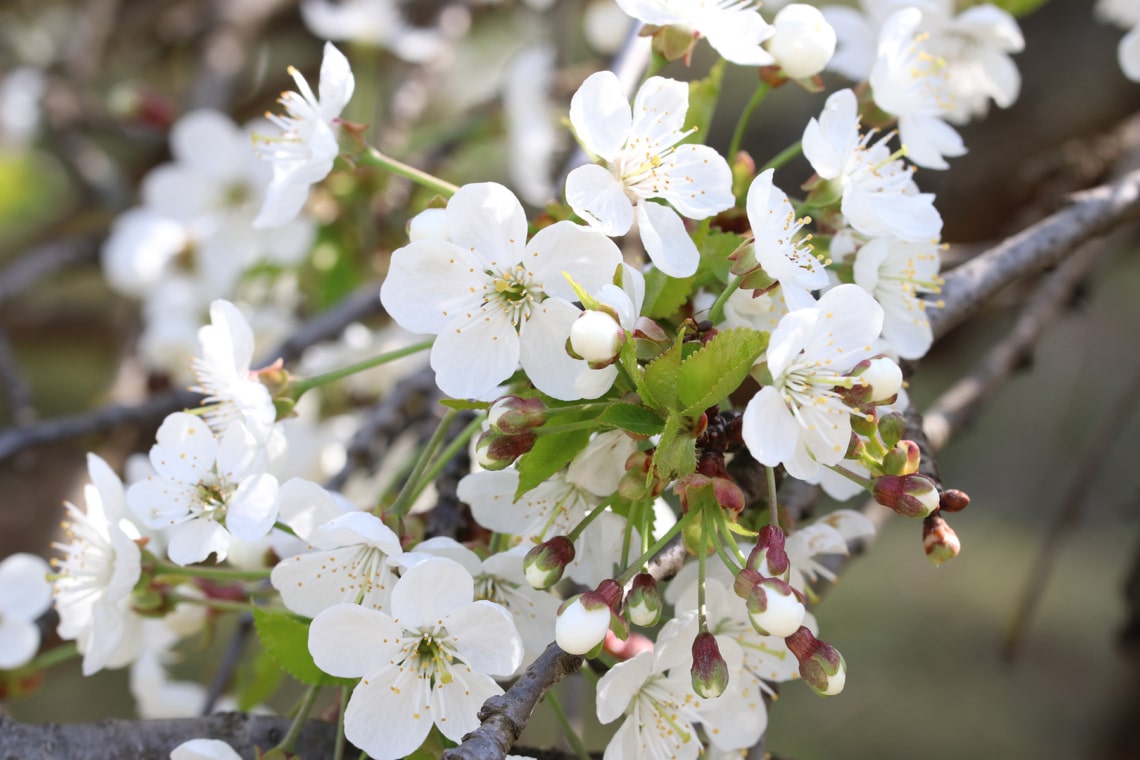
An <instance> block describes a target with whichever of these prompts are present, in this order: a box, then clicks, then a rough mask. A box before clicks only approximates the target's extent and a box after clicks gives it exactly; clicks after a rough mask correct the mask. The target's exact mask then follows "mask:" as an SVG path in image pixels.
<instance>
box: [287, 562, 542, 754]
mask: <svg viewBox="0 0 1140 760" xmlns="http://www.w3.org/2000/svg"><path fill="white" fill-rule="evenodd" d="M474 597H475V582H474V580H473V579H472V577H471V575H470V573H468V572H467V571H466V570H465V569H464V568H463V566H462V565H460V564H459V563H457V562H453V561H452V560H448V559H443V558H432V559H428V560H425V561H423V562H420V563H418V564H416V565H414V566H412V567H410V568H409V569H408V570H407V571H406V572H405V573H404V575H403V576H402V577H401V578H400V580H399V582H398V583H397V584H396V587H395V588H394V589H393V590H392V614H391V616H389V615H386V614H384V613H383V612H377V611H376V610H370V609H367V608H365V607H360V606H357V605H353V604H340V605H336V606H335V607H330V608H329V609H327V610H325V611H324V612H322V613H321V614H320V615H318V616H317V617H316V619H315V620H313V623H312V625H311V626H310V628H309V651H310V653H312V655H313V660H314V661H315V662H316V664H317V667H319V668H320V669H321V670H323V671H325V672H326V673H329V674H331V675H335V676H339V677H342V678H361V679H362V680H361V681H360V683H358V684H357V685H356V688H354V689H353V691H352V697H351V698H350V699H349V702H348V707H347V709H346V710H345V716H344V731H345V735H346V736H347V737H348V739H349V741H351V742H352V743H353V744H355V745H356V746H358V747H360V748H361V749H363V750H364V751H366V752H367V753H368V754H369V755H370V756H371V757H374V758H376V760H394V759H395V758H400V757H404V756H405V755H407V754H409V753H411V752H412V751H414V750H415V749H417V748H418V747H419V746H420V745H421V744H422V743H423V741H424V739H425V738H427V735H428V733H429V732H430V731H431V728H432V726H433V725H435V726H436V727H438V728H439V730H440V732H441V733H443V735H444V736H446V737H447V738H449V739H451V740H452V741H459V740H460V739H461V738H462V737H463V735H464V734H465V733H467V732H468V731H471V730H473V729H474V728H475V727H476V726H478V725H479V719H478V718H477V717H476V713H478V711H479V708H480V707H481V706H482V705H483V702H485V701H486V700H487V699H488V698H489V697H491V696H494V695H496V694H502V693H503V690H502V689H501V688H500V687H499V686H498V685H497V684H496V683H495V682H494V681H493V680H492V679H491V676H509V675H511V674H512V673H514V672H515V669H516V668H518V666H519V663H520V662H521V660H522V657H523V645H522V641H521V639H520V638H519V634H518V631H516V630H515V625H514V622H513V621H512V619H511V616H510V613H508V612H507V611H506V610H505V609H503V608H502V607H501V606H500V605H498V604H495V603H493V602H488V601H475V600H474Z"/></svg>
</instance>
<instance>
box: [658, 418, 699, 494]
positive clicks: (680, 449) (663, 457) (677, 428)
mask: <svg viewBox="0 0 1140 760" xmlns="http://www.w3.org/2000/svg"><path fill="white" fill-rule="evenodd" d="M683 423H685V418H684V417H683V416H682V415H680V414H670V415H669V419H667V420H665V427H664V428H663V429H662V431H661V439H660V441H659V442H658V443H657V453H656V454H654V455H653V463H654V464H655V465H656V466H657V473H658V475H659V476H660V477H661V478H662V479H663V480H675V479H677V478H679V477H683V476H685V475H688V474H689V473H691V472H693V471H694V470H696V469H697V442H696V439H694V438H693V436H692V435H690V434H689V432H690V431H688V430H685V429H684V425H683Z"/></svg>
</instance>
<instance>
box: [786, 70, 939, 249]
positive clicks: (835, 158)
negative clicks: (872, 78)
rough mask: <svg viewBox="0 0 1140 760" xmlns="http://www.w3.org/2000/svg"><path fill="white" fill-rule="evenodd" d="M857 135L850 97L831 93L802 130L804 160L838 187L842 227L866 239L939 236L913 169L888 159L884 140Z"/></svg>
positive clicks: (856, 115)
mask: <svg viewBox="0 0 1140 760" xmlns="http://www.w3.org/2000/svg"><path fill="white" fill-rule="evenodd" d="M873 136H874V132H868V133H867V134H866V135H863V136H860V134H859V112H858V107H857V104H856V100H855V93H854V92H852V91H851V90H839V91H838V92H835V93H832V94H831V96H830V97H828V99H827V103H826V104H825V105H824V108H823V112H822V113H821V114H820V117H819V119H818V120H817V119H815V118H812V119H811V120H810V121H809V122H808V125H807V127H806V128H805V129H804V137H803V147H804V156H805V157H806V158H807V159H808V161H809V162H810V163H811V166H812V168H813V169H815V171H816V173H817V174H818V175H819V176H820V177H821V178H822V179H825V180H830V181H834V182H836V183H838V185H839V188H840V190H841V192H842V196H843V197H842V201H841V204H840V209H841V210H842V212H843V216H844V219H846V221H847V223H848V224H850V225H851V226H852V227H854V228H855V229H856V230H858V231H859V232H861V233H863V234H864V235H867V236H868V237H876V236H890V237H897V238H900V239H902V240H907V241H911V242H929V241H931V240H934V239H937V238H938V236H939V234H941V232H942V217H941V216H940V215H939V213H938V210H937V209H935V208H934V195H933V194H931V193H919V192H918V187H917V186H916V185H915V184H914V180H913V179H912V175H913V169H908V168H907V167H906V166H905V165H904V164H903V162H902V161H900V160H896V159H894V158H893V157H892V156H891V153H890V150H889V149H888V148H887V147H886V144H885V143H886V141H887V139H888V138H886V137H884V138H883V139H881V140H879V141H878V142H876V143H874V144H870V145H869V144H868V143H869V141H870V140H871V138H872V137H873Z"/></svg>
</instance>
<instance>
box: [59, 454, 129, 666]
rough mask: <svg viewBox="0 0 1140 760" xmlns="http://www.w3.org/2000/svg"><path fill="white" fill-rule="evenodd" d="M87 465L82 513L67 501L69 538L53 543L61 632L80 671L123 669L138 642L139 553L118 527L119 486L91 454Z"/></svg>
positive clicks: (102, 464) (120, 509)
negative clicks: (79, 659) (78, 658)
mask: <svg viewBox="0 0 1140 760" xmlns="http://www.w3.org/2000/svg"><path fill="white" fill-rule="evenodd" d="M88 469H89V471H90V473H91V475H92V482H91V483H89V484H87V485H86V486H84V487H83V496H84V502H85V504H86V507H87V509H86V512H84V511H83V510H80V509H79V508H78V507H76V506H75V505H74V504H71V503H65V505H64V506H65V507H66V508H67V512H68V518H69V519H68V520H67V521H65V522H64V535H65V538H66V539H67V541H66V543H59V542H57V543H54V544H52V546H54V547H55V548H56V549H58V550H59V552H60V553H61V554H62V556H61V557H58V558H54V559H52V562H51V564H52V566H53V567H54V568H55V570H56V576H55V584H54V587H53V593H54V595H55V609H56V612H58V613H59V629H58V632H59V636H60V638H62V639H67V640H71V639H74V640H75V642H76V646H77V647H78V649H79V652H80V653H81V654H82V655H83V675H91V674H92V673H95V672H98V671H100V670H102V669H103V668H108V667H109V668H117V667H122V666H123V665H126V664H127V663H128V662H131V661H132V660H134V659H135V657H137V656H138V654H139V651H140V649H141V646H142V634H141V624H142V618H140V617H139V616H138V615H137V614H136V613H135V612H134V611H133V610H132V609H131V604H130V597H131V591H132V590H133V589H134V586H135V584H136V583H137V582H138V580H139V576H140V575H141V566H140V562H141V556H142V555H141V552H140V551H139V547H138V545H137V544H136V543H135V542H134V541H132V540H131V539H130V538H128V537H127V534H126V533H124V532H123V530H122V529H121V528H120V527H119V521H120V520H121V519H122V518H123V517H124V516H125V515H124V513H123V511H122V509H123V494H122V484H121V483H119V482H118V478H117V477H114V473H113V472H111V470H110V468H109V467H107V466H106V463H105V462H103V460H102V459H99V458H98V457H96V456H95V455H94V454H90V455H88Z"/></svg>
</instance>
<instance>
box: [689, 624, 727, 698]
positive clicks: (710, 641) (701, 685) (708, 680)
mask: <svg viewBox="0 0 1140 760" xmlns="http://www.w3.org/2000/svg"><path fill="white" fill-rule="evenodd" d="M690 673H691V674H692V678H693V691H695V692H696V693H697V694H698V695H700V696H702V697H704V698H705V699H713V698H715V697H719V696H720V695H721V694H723V693H724V690H725V689H727V688H728V663H727V662H725V661H724V657H722V656H721V654H720V647H719V646H717V643H716V636H714V635H712V634H711V633H709V632H708V631H705V632H703V633H698V634H697V638H696V639H694V640H693V668H692V670H691V671H690Z"/></svg>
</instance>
